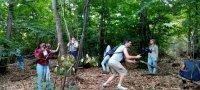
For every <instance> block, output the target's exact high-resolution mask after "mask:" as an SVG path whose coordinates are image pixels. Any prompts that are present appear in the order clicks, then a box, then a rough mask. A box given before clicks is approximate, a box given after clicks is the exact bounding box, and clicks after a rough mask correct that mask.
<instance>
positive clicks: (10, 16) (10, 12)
mask: <svg viewBox="0 0 200 90" xmlns="http://www.w3.org/2000/svg"><path fill="white" fill-rule="evenodd" d="M13 12H14V0H9V6H8V18H7V31H6V38H7V39H10V36H11V31H12V23H13Z"/></svg>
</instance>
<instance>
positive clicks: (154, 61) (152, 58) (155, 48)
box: [147, 39, 158, 74]
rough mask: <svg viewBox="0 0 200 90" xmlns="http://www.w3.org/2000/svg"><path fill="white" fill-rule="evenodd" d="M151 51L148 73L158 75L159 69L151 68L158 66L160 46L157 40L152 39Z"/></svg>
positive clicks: (149, 53)
mask: <svg viewBox="0 0 200 90" xmlns="http://www.w3.org/2000/svg"><path fill="white" fill-rule="evenodd" d="M149 49H150V50H151V52H148V64H149V65H147V66H148V71H149V74H156V70H157V69H156V68H155V67H152V66H150V65H153V66H157V60H158V46H157V45H156V43H155V39H150V43H149Z"/></svg>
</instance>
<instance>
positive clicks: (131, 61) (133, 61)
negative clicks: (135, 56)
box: [125, 59, 136, 63]
mask: <svg viewBox="0 0 200 90" xmlns="http://www.w3.org/2000/svg"><path fill="white" fill-rule="evenodd" d="M125 61H126V62H129V63H135V62H136V61H135V60H128V59H125Z"/></svg>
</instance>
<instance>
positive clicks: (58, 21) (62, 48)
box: [52, 0, 66, 56]
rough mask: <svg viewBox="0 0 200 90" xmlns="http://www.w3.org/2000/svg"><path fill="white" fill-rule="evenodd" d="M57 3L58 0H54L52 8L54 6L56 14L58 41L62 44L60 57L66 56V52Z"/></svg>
mask: <svg viewBox="0 0 200 90" xmlns="http://www.w3.org/2000/svg"><path fill="white" fill-rule="evenodd" d="M56 1H57V0H52V6H53V13H54V17H55V21H56V31H57V39H58V42H59V43H60V55H61V56H65V54H66V50H65V47H64V43H63V38H62V31H61V23H60V17H59V15H58V10H57V7H56V5H57V4H56Z"/></svg>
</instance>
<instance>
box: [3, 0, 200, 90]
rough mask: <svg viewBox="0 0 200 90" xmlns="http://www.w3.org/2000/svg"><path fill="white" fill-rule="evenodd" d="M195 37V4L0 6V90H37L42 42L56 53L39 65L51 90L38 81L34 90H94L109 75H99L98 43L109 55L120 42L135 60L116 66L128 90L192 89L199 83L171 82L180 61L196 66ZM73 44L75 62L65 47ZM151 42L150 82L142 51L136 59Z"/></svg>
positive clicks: (165, 0) (41, 2) (132, 1)
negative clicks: (152, 71) (122, 69)
mask: <svg viewBox="0 0 200 90" xmlns="http://www.w3.org/2000/svg"><path fill="white" fill-rule="evenodd" d="M199 30H200V1H199V0H0V90H40V89H39V86H37V78H38V77H39V76H38V75H39V74H38V61H37V60H40V59H41V58H39V59H38V57H37V55H36V50H37V49H39V48H40V47H42V46H41V45H42V43H46V46H47V44H50V45H51V48H52V49H53V50H54V49H55V51H56V52H54V53H53V54H52V55H51V58H50V62H49V65H48V66H47V68H49V73H50V75H49V76H50V77H49V78H50V79H51V80H50V81H51V84H52V85H51V86H52V87H53V88H52V89H49V87H50V86H48V80H47V81H46V79H44V82H43V83H42V84H41V85H42V89H41V90H101V88H102V87H101V85H102V84H103V83H104V82H105V81H106V80H107V79H108V78H109V77H110V76H111V75H112V73H111V72H110V73H107V74H103V73H102V72H103V71H102V65H101V62H102V60H103V59H104V52H105V48H106V46H105V42H106V43H109V45H110V46H111V48H114V47H115V46H119V45H122V44H124V40H130V41H131V42H132V46H131V47H130V48H129V49H128V53H129V54H130V55H133V56H136V55H141V58H139V59H136V60H135V61H136V62H135V63H127V62H125V63H122V65H123V66H124V67H125V68H126V69H127V71H128V75H127V76H125V79H124V81H123V83H122V85H123V86H125V87H127V88H128V90H199V89H200V83H199V81H200V80H198V81H197V82H196V81H195V82H193V80H186V81H188V83H189V84H188V87H187V88H188V89H185V87H184V84H183V83H182V78H180V77H179V69H180V68H181V66H182V65H183V64H184V60H186V59H188V57H185V56H187V55H189V56H190V59H192V60H193V61H194V62H200V61H199V58H200V54H199V53H200V34H199ZM73 37H75V39H76V41H77V43H78V47H77V49H76V50H77V56H76V57H75V58H74V57H73V54H71V52H70V49H69V45H68V44H69V42H71V41H72V40H71V39H72V38H73ZM151 39H154V40H155V42H156V45H157V46H158V51H159V53H158V57H157V58H158V59H157V65H156V66H152V67H154V68H157V74H155V75H149V74H148V66H149V63H148V58H149V57H148V55H149V54H148V53H149V52H146V51H145V53H144V48H149V45H150V40H151ZM48 50H49V52H52V50H50V49H48ZM47 52H48V51H47ZM49 52H48V53H49ZM19 53H20V56H21V59H22V61H23V64H24V67H23V70H20V68H19V67H20V66H19V63H18V60H17V59H18V55H19ZM43 54H44V52H43ZM48 55H49V54H48ZM125 57H126V58H127V55H125ZM48 58H49V57H48ZM45 59H47V57H46V58H45ZM36 63H37V64H36ZM44 67H46V66H44ZM199 67H200V64H199ZM199 67H197V69H198V72H197V73H200V68H199ZM47 72H48V71H47ZM120 75H121V74H120ZM191 75H192V74H191ZM199 75H200V74H199ZM45 77H46V78H47V76H46V75H45ZM198 77H200V76H198ZM45 81H46V82H45ZM117 83H118V79H115V80H113V81H112V82H111V83H110V84H109V86H108V88H105V90H113V89H115V87H116V85H117ZM183 88H184V89H183ZM119 90H120V89H119ZM125 90H126V89H125Z"/></svg>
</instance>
